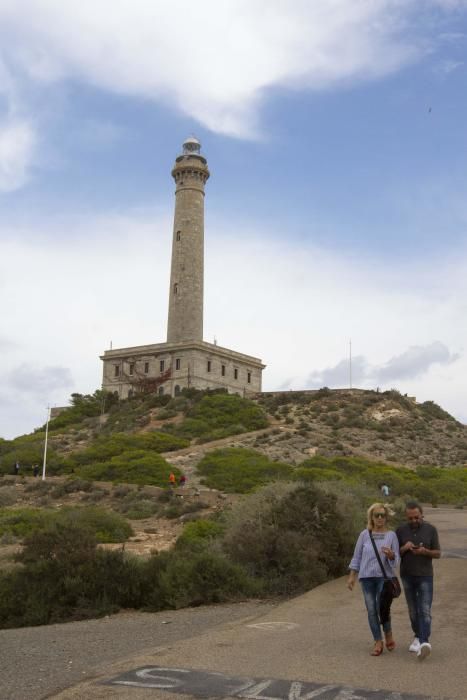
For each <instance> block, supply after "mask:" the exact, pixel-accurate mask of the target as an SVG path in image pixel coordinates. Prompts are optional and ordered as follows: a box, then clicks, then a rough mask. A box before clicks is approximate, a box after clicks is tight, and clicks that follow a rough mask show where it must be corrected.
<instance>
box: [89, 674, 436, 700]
mask: <svg viewBox="0 0 467 700" xmlns="http://www.w3.org/2000/svg"><path fill="white" fill-rule="evenodd" d="M103 684H104V685H123V686H125V687H126V688H128V690H129V689H130V688H131V687H134V688H153V689H159V690H165V691H169V692H175V693H177V694H182V695H191V697H194V698H244V699H245V700H314V698H318V700H431V698H430V696H428V695H412V694H410V693H398V692H393V691H391V690H389V689H388V690H382V689H381V690H368V689H364V688H349V687H348V686H338V685H326V684H322V683H309V682H305V681H290V680H280V679H277V678H276V679H275V678H236V677H232V676H226V675H224V674H222V673H215V672H209V671H194V670H190V669H186V668H167V667H165V666H150V667H143V668H137V669H134V670H132V671H128V672H126V673H124V674H122V675H120V676H117V677H116V678H112V679H110V680H108V681H105V682H104V683H103ZM128 698H129V700H131V694H130V690H129V694H128ZM445 700H448V698H445Z"/></svg>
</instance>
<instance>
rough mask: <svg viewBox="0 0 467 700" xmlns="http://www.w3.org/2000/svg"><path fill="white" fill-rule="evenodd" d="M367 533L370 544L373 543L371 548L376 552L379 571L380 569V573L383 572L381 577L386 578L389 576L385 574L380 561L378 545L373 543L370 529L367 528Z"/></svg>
mask: <svg viewBox="0 0 467 700" xmlns="http://www.w3.org/2000/svg"><path fill="white" fill-rule="evenodd" d="M368 534H369V535H370V540H371V544H372V545H373V549H374V550H375V554H376V558H377V560H378V564H379V565H380V567H381V571H382V574H383V578H385V579H387V578H389V576H388V575H387V572H386V571H385V569H384V566H383V562H382V561H381V557H380V556H379V552H378V547H377V546H376V543H375V541H374V539H373V535H372V534H371V530H368Z"/></svg>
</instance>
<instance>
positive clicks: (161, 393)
mask: <svg viewBox="0 0 467 700" xmlns="http://www.w3.org/2000/svg"><path fill="white" fill-rule="evenodd" d="M163 395H164V387H163V386H160V387H159V396H163Z"/></svg>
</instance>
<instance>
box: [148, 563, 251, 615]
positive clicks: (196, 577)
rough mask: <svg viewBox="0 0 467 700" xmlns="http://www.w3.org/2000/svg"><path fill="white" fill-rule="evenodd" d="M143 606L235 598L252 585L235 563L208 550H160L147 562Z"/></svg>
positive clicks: (151, 607)
mask: <svg viewBox="0 0 467 700" xmlns="http://www.w3.org/2000/svg"><path fill="white" fill-rule="evenodd" d="M146 567H147V569H146V581H148V584H147V589H146V591H145V608H146V609H147V610H166V609H167V608H175V609H177V608H183V607H186V606H188V605H191V606H194V605H201V604H210V603H222V602H225V601H227V600H238V599H241V598H244V597H245V596H249V595H252V594H253V593H254V592H255V585H254V583H253V582H252V581H251V580H250V579H249V577H248V576H247V575H246V573H245V571H244V569H243V568H242V567H241V566H239V565H238V564H234V563H232V562H230V561H229V560H228V559H227V558H226V557H225V556H223V555H221V554H219V553H215V552H209V551H206V550H205V551H200V552H199V551H195V552H193V553H191V555H190V556H187V555H186V553H185V552H180V553H179V552H177V551H173V552H162V553H161V554H158V555H155V556H153V557H152V558H151V559H150V560H149V562H148V563H147V565H146Z"/></svg>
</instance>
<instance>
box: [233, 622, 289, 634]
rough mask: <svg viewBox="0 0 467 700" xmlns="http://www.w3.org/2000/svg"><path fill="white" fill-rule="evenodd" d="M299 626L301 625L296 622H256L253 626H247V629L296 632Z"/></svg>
mask: <svg viewBox="0 0 467 700" xmlns="http://www.w3.org/2000/svg"><path fill="white" fill-rule="evenodd" d="M299 626H300V625H298V624H297V623H296V622H255V623H253V624H251V625H246V627H254V628H255V629H258V630H271V631H274V632H275V631H280V630H294V629H295V628H296V627H299Z"/></svg>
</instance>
